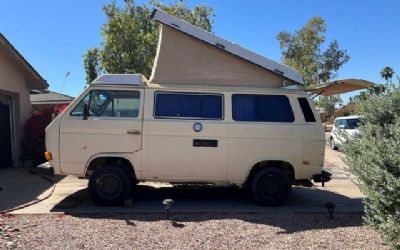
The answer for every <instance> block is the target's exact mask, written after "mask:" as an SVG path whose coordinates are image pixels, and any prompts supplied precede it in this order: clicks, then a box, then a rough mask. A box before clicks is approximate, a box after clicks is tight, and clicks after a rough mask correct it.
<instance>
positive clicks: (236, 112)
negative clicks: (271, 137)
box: [232, 94, 294, 122]
mask: <svg viewBox="0 0 400 250" xmlns="http://www.w3.org/2000/svg"><path fill="white" fill-rule="evenodd" d="M232 111H233V114H232V116H233V117H232V118H233V120H235V121H249V122H294V115H293V110H292V107H291V106H290V102H289V98H287V96H284V95H249V94H234V95H232Z"/></svg>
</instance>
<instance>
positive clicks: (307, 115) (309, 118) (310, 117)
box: [298, 97, 316, 122]
mask: <svg viewBox="0 0 400 250" xmlns="http://www.w3.org/2000/svg"><path fill="white" fill-rule="evenodd" d="M298 100H299V104H300V108H301V111H302V112H303V115H304V119H305V121H306V122H315V121H316V120H315V116H314V113H313V111H312V109H311V107H310V104H309V103H308V100H307V98H305V97H300V98H298Z"/></svg>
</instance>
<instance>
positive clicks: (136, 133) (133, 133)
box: [126, 130, 141, 135]
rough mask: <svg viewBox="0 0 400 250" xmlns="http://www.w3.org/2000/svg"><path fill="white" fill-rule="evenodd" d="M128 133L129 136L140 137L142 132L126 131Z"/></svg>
mask: <svg viewBox="0 0 400 250" xmlns="http://www.w3.org/2000/svg"><path fill="white" fill-rule="evenodd" d="M126 133H127V134H129V135H140V134H141V132H140V130H128V131H126Z"/></svg>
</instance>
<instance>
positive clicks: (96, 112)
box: [46, 10, 330, 205]
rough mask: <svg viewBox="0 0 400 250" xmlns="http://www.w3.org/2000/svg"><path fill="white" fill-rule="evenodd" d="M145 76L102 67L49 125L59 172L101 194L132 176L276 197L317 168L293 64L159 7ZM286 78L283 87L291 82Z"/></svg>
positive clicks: (129, 183)
mask: <svg viewBox="0 0 400 250" xmlns="http://www.w3.org/2000/svg"><path fill="white" fill-rule="evenodd" d="M154 18H155V19H156V20H158V21H159V22H160V23H161V24H162V25H161V34H160V42H159V45H158V51H157V56H156V60H155V65H154V68H153V72H152V76H151V78H150V80H147V79H145V78H144V77H143V76H142V75H138V74H132V75H129V74H127V75H102V76H100V77H99V78H98V79H96V80H95V81H94V82H93V83H91V84H90V86H89V87H88V88H87V89H85V91H84V92H83V93H82V94H81V95H80V96H79V97H78V98H76V100H75V101H74V102H73V103H71V104H70V105H69V107H68V108H67V109H66V110H65V111H64V112H63V113H62V114H60V115H59V116H58V117H57V118H56V119H55V120H54V121H53V122H52V123H51V124H50V125H49V126H48V127H47V129H46V148H47V152H46V157H47V159H48V160H49V162H50V165H51V166H52V167H53V168H54V171H55V173H56V174H63V175H76V176H80V177H86V178H89V189H90V192H91V194H92V195H93V198H94V200H95V201H96V202H98V203H99V204H102V205H114V204H120V203H121V202H123V201H124V200H125V199H127V198H128V197H129V196H130V195H131V192H132V190H133V189H132V188H133V186H134V184H136V183H138V182H140V181H153V182H154V181H156V182H173V183H193V182H195V183H216V184H235V185H238V186H246V187H248V189H249V190H250V191H251V194H252V196H253V197H254V200H255V201H256V202H257V203H259V204H261V205H280V204H282V203H284V202H285V201H286V200H287V198H288V197H289V194H290V191H291V188H292V184H293V183H295V182H296V181H299V180H311V179H314V181H329V179H330V177H329V174H328V173H326V172H322V171H321V169H322V167H323V162H324V151H325V138H324V131H323V127H322V124H321V121H320V119H319V115H318V113H317V112H316V110H315V108H314V107H313V104H312V102H311V101H310V99H309V96H308V94H307V92H305V91H304V90H303V89H302V88H301V85H302V82H301V77H300V76H299V75H298V73H297V72H296V71H294V70H292V69H290V68H287V67H285V66H283V65H280V64H278V63H276V62H273V61H271V60H269V59H266V58H264V57H261V56H259V55H257V54H255V53H253V52H250V51H247V50H245V49H243V48H241V47H239V46H237V45H234V44H232V43H229V42H227V41H226V40H223V39H220V38H218V37H216V36H214V35H213V34H210V33H208V32H205V31H202V30H201V29H199V28H197V27H193V26H191V25H190V24H188V23H186V22H183V21H181V20H178V19H176V18H174V17H171V16H169V15H167V14H166V13H164V12H162V11H158V10H157V11H156V12H155V13H154ZM288 85H290V86H288Z"/></svg>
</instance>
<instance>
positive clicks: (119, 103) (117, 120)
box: [60, 89, 144, 175]
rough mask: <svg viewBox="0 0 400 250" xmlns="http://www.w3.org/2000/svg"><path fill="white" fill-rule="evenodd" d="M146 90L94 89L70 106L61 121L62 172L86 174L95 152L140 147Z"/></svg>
mask: <svg viewBox="0 0 400 250" xmlns="http://www.w3.org/2000/svg"><path fill="white" fill-rule="evenodd" d="M143 93H144V91H143V90H142V89H135V90H115V89H112V90H111V89H93V90H91V91H90V92H89V93H87V94H86V95H85V96H84V97H83V98H82V99H81V100H80V102H79V103H78V105H76V106H75V107H73V108H71V110H68V112H69V113H67V114H65V115H64V117H63V118H62V121H61V123H60V166H61V172H62V173H65V174H76V175H82V174H84V170H85V165H86V163H87V162H88V160H89V159H90V158H91V157H92V156H94V155H97V154H131V153H134V152H136V151H138V150H140V149H141V148H142V135H141V132H142V121H143V119H142V108H141V107H143V98H142V96H143ZM85 104H86V105H87V107H88V109H87V111H88V112H87V113H88V114H87V115H88V116H87V117H84V113H86V112H85V110H84V109H85V108H84V107H85Z"/></svg>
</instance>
